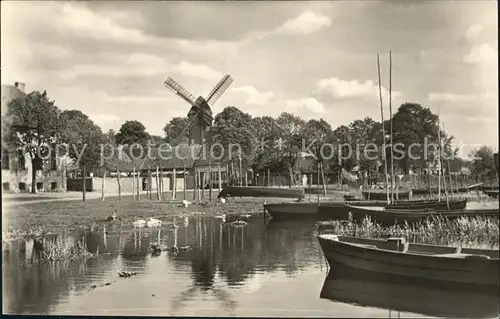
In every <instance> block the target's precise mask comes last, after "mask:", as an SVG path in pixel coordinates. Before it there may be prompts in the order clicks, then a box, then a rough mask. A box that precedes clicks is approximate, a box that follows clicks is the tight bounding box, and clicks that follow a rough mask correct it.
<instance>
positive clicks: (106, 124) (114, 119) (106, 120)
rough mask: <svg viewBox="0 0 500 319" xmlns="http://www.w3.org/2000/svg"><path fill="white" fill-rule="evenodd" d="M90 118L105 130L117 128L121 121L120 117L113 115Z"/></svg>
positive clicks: (92, 116)
mask: <svg viewBox="0 0 500 319" xmlns="http://www.w3.org/2000/svg"><path fill="white" fill-rule="evenodd" d="M89 117H90V119H91V120H92V121H93V122H94V123H95V124H97V125H99V126H100V127H102V128H105V129H110V128H116V127H117V126H118V125H119V123H120V121H121V119H120V118H119V117H118V116H116V115H113V114H94V115H90V116H89Z"/></svg>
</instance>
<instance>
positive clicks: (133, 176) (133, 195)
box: [132, 165, 135, 200]
mask: <svg viewBox="0 0 500 319" xmlns="http://www.w3.org/2000/svg"><path fill="white" fill-rule="evenodd" d="M132 199H133V200H135V165H134V170H133V171H132Z"/></svg>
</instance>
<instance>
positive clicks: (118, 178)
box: [116, 169, 122, 202]
mask: <svg viewBox="0 0 500 319" xmlns="http://www.w3.org/2000/svg"><path fill="white" fill-rule="evenodd" d="M116 172H117V174H116V182H117V183H118V198H119V199H120V202H121V201H122V186H121V184H120V170H119V169H117V170H116Z"/></svg>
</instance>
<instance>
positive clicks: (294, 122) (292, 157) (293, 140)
mask: <svg viewBox="0 0 500 319" xmlns="http://www.w3.org/2000/svg"><path fill="white" fill-rule="evenodd" d="M276 122H277V124H278V127H279V128H280V132H279V133H280V134H279V135H278V136H279V138H280V141H279V145H278V151H279V152H280V157H281V162H282V163H283V164H284V165H283V166H284V167H287V168H288V172H289V173H290V176H291V177H293V176H295V168H296V166H297V161H298V160H299V159H300V158H301V155H302V149H301V148H302V142H303V141H305V140H304V138H305V132H306V131H305V125H306V122H305V121H304V120H303V119H301V118H300V117H298V116H295V115H293V114H290V113H287V112H283V113H281V115H280V116H279V117H278V119H277V120H276ZM283 166H282V167H283ZM293 182H295V181H293Z"/></svg>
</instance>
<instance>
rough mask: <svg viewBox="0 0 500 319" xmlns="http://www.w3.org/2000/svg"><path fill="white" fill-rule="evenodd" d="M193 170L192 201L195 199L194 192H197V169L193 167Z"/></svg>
mask: <svg viewBox="0 0 500 319" xmlns="http://www.w3.org/2000/svg"><path fill="white" fill-rule="evenodd" d="M193 171H194V176H193V177H194V186H193V201H196V196H197V195H196V194H197V193H198V186H197V185H198V170H197V169H196V167H194V169H193Z"/></svg>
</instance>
